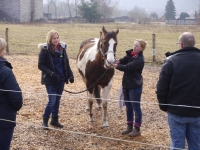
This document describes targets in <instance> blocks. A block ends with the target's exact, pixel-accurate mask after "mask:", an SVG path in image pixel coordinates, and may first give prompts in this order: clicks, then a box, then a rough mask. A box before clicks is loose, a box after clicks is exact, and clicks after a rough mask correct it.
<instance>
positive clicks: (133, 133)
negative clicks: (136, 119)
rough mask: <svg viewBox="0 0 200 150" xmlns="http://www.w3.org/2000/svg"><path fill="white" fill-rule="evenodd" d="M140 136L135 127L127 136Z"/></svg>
mask: <svg viewBox="0 0 200 150" xmlns="http://www.w3.org/2000/svg"><path fill="white" fill-rule="evenodd" d="M140 135H141V132H140V129H136V127H135V128H134V129H133V131H132V132H130V133H129V134H128V136H131V137H135V136H140Z"/></svg>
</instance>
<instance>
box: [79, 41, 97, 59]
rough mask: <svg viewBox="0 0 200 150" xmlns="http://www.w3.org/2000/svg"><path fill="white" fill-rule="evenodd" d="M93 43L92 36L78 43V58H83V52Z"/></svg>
mask: <svg viewBox="0 0 200 150" xmlns="http://www.w3.org/2000/svg"><path fill="white" fill-rule="evenodd" d="M94 44H95V41H94V38H89V39H87V40H84V41H83V42H82V43H81V45H80V50H79V53H78V56H79V55H80V53H81V55H80V60H81V59H82V58H83V56H84V54H85V52H86V51H87V50H88V49H89V48H90V47H92V46H94Z"/></svg>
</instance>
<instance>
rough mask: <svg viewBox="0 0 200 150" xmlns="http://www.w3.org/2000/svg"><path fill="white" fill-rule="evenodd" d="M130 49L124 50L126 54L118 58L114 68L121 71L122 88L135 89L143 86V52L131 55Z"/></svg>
mask: <svg viewBox="0 0 200 150" xmlns="http://www.w3.org/2000/svg"><path fill="white" fill-rule="evenodd" d="M131 51H132V49H131V50H128V51H126V56H124V58H122V59H120V60H119V61H120V64H119V65H118V66H117V68H116V69H118V70H120V71H123V72H124V75H123V80H122V86H123V88H124V89H137V88H141V87H142V86H143V77H142V70H143V68H144V57H143V52H140V53H139V54H138V55H137V56H136V57H132V55H131Z"/></svg>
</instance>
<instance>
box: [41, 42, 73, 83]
mask: <svg viewBox="0 0 200 150" xmlns="http://www.w3.org/2000/svg"><path fill="white" fill-rule="evenodd" d="M61 46H62V48H63V58H64V70H65V83H66V84H68V80H69V79H70V78H73V77H74V76H73V73H72V71H71V68H70V66H69V59H68V56H67V53H66V44H64V43H61ZM38 48H39V49H40V50H41V51H40V54H39V60H38V68H39V69H40V70H41V71H42V76H41V83H42V84H45V85H54V84H55V82H54V80H53V78H52V77H51V75H52V73H53V72H55V68H54V64H53V60H52V56H51V54H50V51H49V49H48V47H47V45H46V44H39V45H38Z"/></svg>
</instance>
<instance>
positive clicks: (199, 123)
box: [168, 112, 200, 150]
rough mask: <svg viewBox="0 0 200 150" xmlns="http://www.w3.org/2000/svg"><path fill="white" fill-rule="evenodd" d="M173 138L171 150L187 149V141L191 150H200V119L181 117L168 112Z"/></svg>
mask: <svg viewBox="0 0 200 150" xmlns="http://www.w3.org/2000/svg"><path fill="white" fill-rule="evenodd" d="M168 123H169V128H170V136H171V150H173V148H181V149H184V148H185V139H187V142H188V149H189V150H199V149H200V117H180V116H177V115H174V114H171V113H169V112H168Z"/></svg>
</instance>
